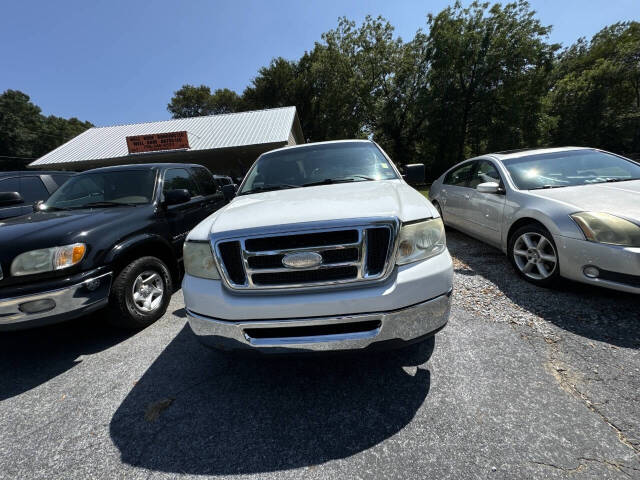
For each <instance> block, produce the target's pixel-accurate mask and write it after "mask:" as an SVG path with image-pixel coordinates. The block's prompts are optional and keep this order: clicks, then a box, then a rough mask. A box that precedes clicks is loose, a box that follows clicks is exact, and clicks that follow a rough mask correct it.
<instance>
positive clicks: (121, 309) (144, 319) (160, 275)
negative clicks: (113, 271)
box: [108, 257, 173, 330]
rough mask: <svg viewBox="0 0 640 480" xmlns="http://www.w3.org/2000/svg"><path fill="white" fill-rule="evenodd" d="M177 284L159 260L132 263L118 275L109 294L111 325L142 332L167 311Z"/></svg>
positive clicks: (152, 259)
mask: <svg viewBox="0 0 640 480" xmlns="http://www.w3.org/2000/svg"><path fill="white" fill-rule="evenodd" d="M172 292H173V285H172V282H171V274H170V273H169V269H168V268H167V266H166V265H165V264H164V262H163V261H162V260H160V259H159V258H157V257H142V258H138V259H136V260H134V261H132V262H131V263H130V264H128V265H127V266H126V267H124V268H123V269H122V270H121V271H120V273H118V275H117V276H116V279H115V281H114V282H113V285H112V287H111V293H110V295H109V307H108V315H109V322H110V323H112V324H113V325H116V326H118V327H122V328H126V329H130V330H139V329H142V328H145V327H148V326H149V325H151V324H152V323H154V322H155V321H156V320H158V319H159V318H160V317H162V315H164V313H165V312H166V311H167V307H168V306H169V301H170V300H171V293H172Z"/></svg>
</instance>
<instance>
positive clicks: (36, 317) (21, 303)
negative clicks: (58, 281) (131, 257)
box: [0, 272, 112, 331]
mask: <svg viewBox="0 0 640 480" xmlns="http://www.w3.org/2000/svg"><path fill="white" fill-rule="evenodd" d="M111 276H112V273H111V272H108V273H99V272H95V274H94V275H86V274H83V277H84V278H83V279H82V280H81V281H77V283H72V284H69V285H65V286H62V287H59V288H51V286H49V287H48V288H43V289H42V291H35V292H30V293H25V294H23V295H11V296H10V297H7V298H0V331H6V330H18V329H23V328H30V327H36V326H40V325H45V324H50V323H57V322H63V321H66V320H71V319H72V318H76V317H79V316H81V315H84V314H86V313H89V312H92V311H94V310H97V309H98V308H101V307H103V306H105V305H106V304H107V302H108V300H109V290H110V288H111Z"/></svg>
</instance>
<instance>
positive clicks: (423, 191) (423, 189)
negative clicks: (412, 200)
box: [418, 186, 429, 200]
mask: <svg viewBox="0 0 640 480" xmlns="http://www.w3.org/2000/svg"><path fill="white" fill-rule="evenodd" d="M418 191H419V192H420V193H421V194H422V195H424V196H425V198H427V200H428V199H429V187H428V186H425V187H420V188H418Z"/></svg>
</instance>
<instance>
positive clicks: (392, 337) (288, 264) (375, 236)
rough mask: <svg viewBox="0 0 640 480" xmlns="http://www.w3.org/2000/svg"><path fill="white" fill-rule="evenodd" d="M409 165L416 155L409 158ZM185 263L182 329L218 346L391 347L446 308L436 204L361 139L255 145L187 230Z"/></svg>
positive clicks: (439, 319) (430, 324) (446, 267)
mask: <svg viewBox="0 0 640 480" xmlns="http://www.w3.org/2000/svg"><path fill="white" fill-rule="evenodd" d="M416 174H417V175H418V176H420V175H421V176H422V178H424V166H423V165H414V166H409V167H408V171H407V177H408V180H411V178H412V177H414V176H416ZM227 193H229V192H228V190H227ZM232 194H233V191H232ZM184 266H185V277H184V281H183V283H182V291H183V294H184V301H185V305H186V310H187V315H188V318H189V324H190V326H191V329H192V330H193V332H194V333H195V334H196V335H197V336H198V337H199V338H200V340H201V341H202V342H203V343H204V344H205V345H208V346H212V347H215V348H218V349H222V350H239V349H245V350H247V349H249V350H258V351H262V352H268V353H287V352H306V351H328V350H331V351H335V350H356V349H364V348H377V347H386V348H391V347H397V346H402V345H406V344H408V343H413V342H416V341H420V340H422V339H425V338H427V337H429V336H431V335H433V334H434V333H435V332H437V331H438V330H440V329H441V328H443V327H444V326H445V325H446V323H447V321H448V318H449V311H450V302H451V293H452V288H453V287H452V282H453V269H452V262H451V257H450V255H449V252H448V251H447V248H446V243H445V233H444V227H443V224H442V221H441V219H440V218H439V216H438V212H437V211H436V209H435V208H434V207H433V206H432V205H431V204H430V203H429V201H427V200H426V199H425V198H424V197H423V196H422V195H421V194H420V193H419V192H417V191H416V190H414V189H413V188H412V187H410V186H409V185H408V184H407V183H406V182H405V180H404V179H403V178H402V176H401V175H400V173H399V172H398V170H397V168H396V167H395V165H394V164H393V163H392V162H391V160H390V159H389V157H388V156H387V155H386V153H385V152H384V151H383V150H382V149H381V148H380V147H379V146H378V145H376V144H375V143H374V142H371V141H366V140H348V141H336V142H323V143H311V144H306V145H301V146H296V147H285V148H281V149H278V150H273V151H270V152H267V153H265V154H263V155H261V156H260V158H258V160H257V161H256V162H255V164H254V165H253V166H252V167H251V169H250V171H249V173H248V174H247V176H246V177H245V180H244V182H243V183H242V185H240V187H239V189H238V191H237V194H236V195H235V198H233V200H232V201H231V202H230V203H229V204H228V205H227V206H226V207H224V208H222V209H220V210H218V211H217V212H215V213H214V214H212V215H211V216H209V217H208V218H207V219H205V220H204V221H202V222H201V223H200V224H199V225H198V226H197V227H196V228H194V229H193V230H192V231H191V232H190V233H189V235H188V237H187V241H186V242H185V246H184Z"/></svg>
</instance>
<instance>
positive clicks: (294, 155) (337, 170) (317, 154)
mask: <svg viewBox="0 0 640 480" xmlns="http://www.w3.org/2000/svg"><path fill="white" fill-rule="evenodd" d="M393 178H398V177H397V175H396V173H395V170H394V169H393V167H392V166H391V164H390V163H389V161H388V160H387V159H386V158H385V156H384V155H383V154H382V152H381V151H380V149H379V148H378V147H376V146H375V145H374V144H373V143H368V142H352V143H348V142H345V143H329V144H319V145H315V146H312V145H310V146H305V147H300V148H291V149H283V150H278V151H275V152H273V153H266V154H264V155H262V156H261V157H260V158H259V159H258V161H257V162H256V163H255V164H254V166H253V167H252V168H251V170H250V171H249V173H248V174H247V179H246V181H245V182H244V184H243V185H242V187H241V189H240V191H239V193H238V194H239V195H243V194H248V193H257V192H265V191H269V190H280V189H284V188H298V187H310V186H314V185H329V184H333V183H343V182H362V181H367V180H387V179H393Z"/></svg>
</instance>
